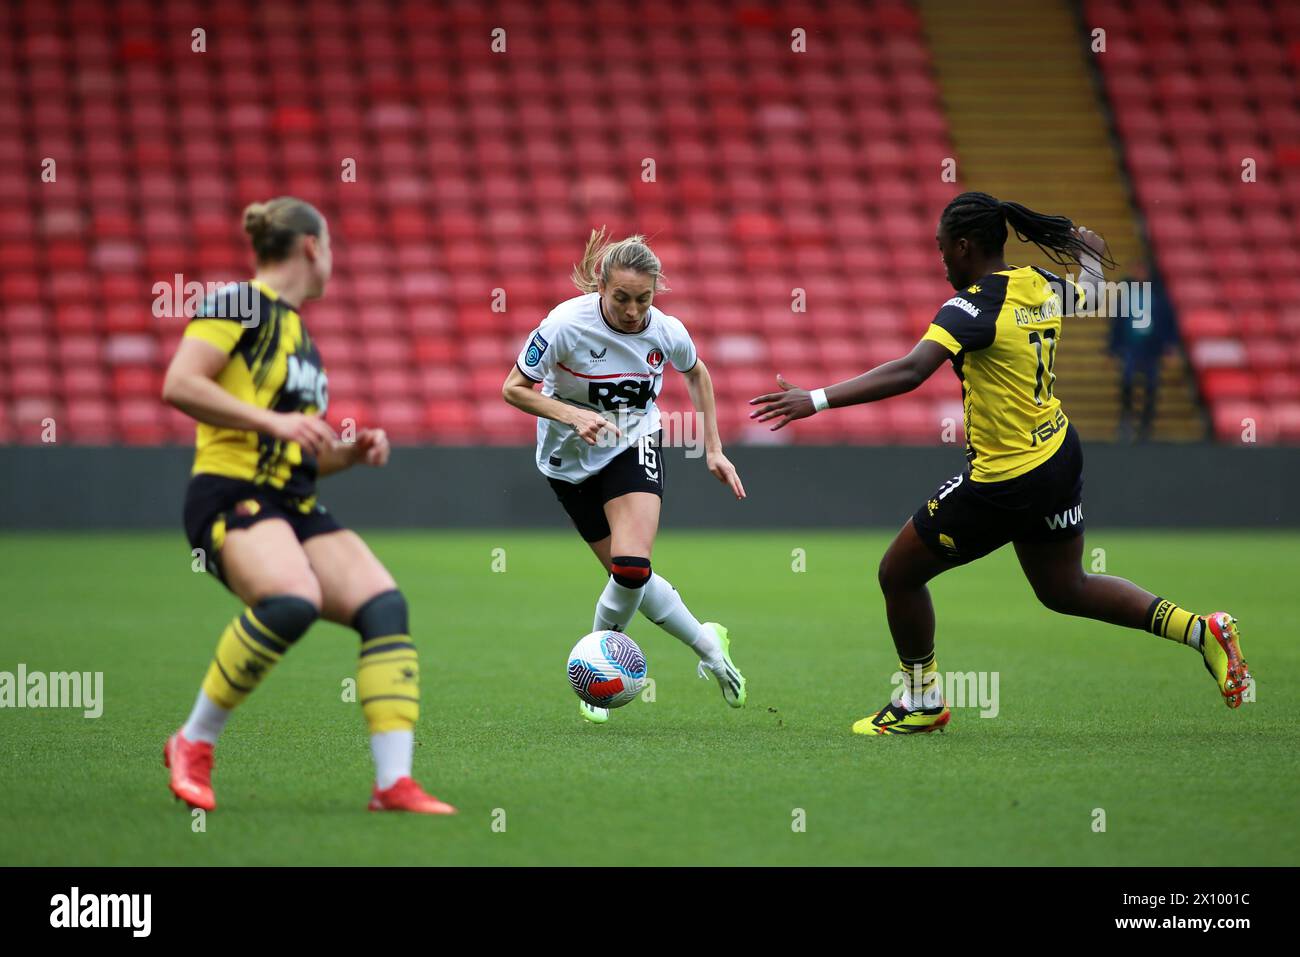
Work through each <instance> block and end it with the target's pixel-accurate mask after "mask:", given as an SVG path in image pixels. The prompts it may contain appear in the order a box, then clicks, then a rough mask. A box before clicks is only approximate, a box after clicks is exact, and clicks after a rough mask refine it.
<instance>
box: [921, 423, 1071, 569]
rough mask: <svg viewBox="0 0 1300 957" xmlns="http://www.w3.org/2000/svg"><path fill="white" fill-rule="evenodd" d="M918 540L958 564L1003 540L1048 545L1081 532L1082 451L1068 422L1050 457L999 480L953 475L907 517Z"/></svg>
mask: <svg viewBox="0 0 1300 957" xmlns="http://www.w3.org/2000/svg"><path fill="white" fill-rule="evenodd" d="M912 524H913V525H914V526H915V527H916V531H917V534H919V535H920V536H921V540H922V541H923V542H925V544H926V545H928V546H929V547H930V550H931V551H932V552H934V553H935V554H936V555H938V556H940V557H941V558H945V559H947V560H948V561H950V562H955V563H957V564H959V565H961V564H965V563H966V562H971V561H974V560H975V559H977V558H982V557H984V556H985V555H987V554H988V553H989V552H991V551H994V550H995V549H998V548H1001V547H1002V546H1003V545H1005V544H1006V543H1007V542H1054V541H1063V540H1065V539H1069V538H1073V537H1074V536H1076V535H1081V534H1083V447H1082V445H1081V444H1080V442H1079V433H1078V432H1076V431H1075V429H1074V425H1073V424H1071V425H1070V426H1069V427H1068V428H1067V429H1066V432H1065V439H1064V441H1062V442H1061V447H1060V448H1058V449H1057V450H1056V451H1055V452H1054V453H1052V457H1051V458H1049V459H1048V460H1047V461H1046V462H1044V463H1043V464H1042V465H1039V466H1037V467H1035V468H1033V469H1030V470H1029V471H1028V472H1026V473H1025V474H1024V475H1017V476H1016V477H1015V478H1012V479H1007V480H1006V481H1003V482H972V481H971V479H970V473H966V474H964V475H957V476H954V477H953V478H950V479H949V480H948V481H946V482H944V483H943V484H942V485H941V486H939V488H938V490H937V491H936V492H935V493H934V494H933V495H931V496H930V498H929V499H927V500H926V502H925V504H924V505H922V506H921V507H920V508H918V509H917V510H916V513H915V514H914V515H913V516H912Z"/></svg>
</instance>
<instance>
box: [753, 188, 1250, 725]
mask: <svg viewBox="0 0 1300 957" xmlns="http://www.w3.org/2000/svg"><path fill="white" fill-rule="evenodd" d="M1008 226H1010V227H1012V228H1013V229H1015V231H1016V234H1017V235H1018V236H1019V237H1020V238H1021V239H1022V240H1025V241H1027V242H1033V243H1034V244H1035V245H1037V246H1038V247H1039V248H1040V249H1042V250H1043V251H1044V252H1045V253H1046V254H1047V255H1048V256H1049V257H1050V258H1051V259H1052V261H1053V262H1055V263H1058V264H1059V265H1067V264H1069V263H1071V262H1078V263H1079V264H1080V266H1081V267H1082V268H1083V269H1084V270H1086V271H1088V272H1090V273H1091V274H1092V275H1093V276H1095V277H1097V278H1098V279H1100V278H1101V275H1102V258H1101V257H1102V256H1103V255H1104V252H1103V251H1104V248H1105V244H1104V242H1103V241H1102V240H1101V237H1099V236H1098V235H1097V234H1095V233H1093V232H1091V231H1089V230H1087V229H1086V228H1083V227H1079V228H1077V229H1076V228H1075V226H1074V224H1073V223H1072V222H1071V221H1070V220H1069V219H1067V218H1065V217H1063V216H1047V215H1043V214H1041V213H1036V212H1034V211H1033V210H1031V209H1027V208H1026V207H1024V206H1021V205H1020V204H1018V203H1011V202H1002V201H1000V200H998V199H995V198H994V197H992V196H989V195H988V194H986V193H962V194H961V195H960V196H958V197H956V198H955V199H954V200H953V201H952V202H951V203H949V204H948V206H947V207H946V208H945V209H944V211H943V215H942V216H941V217H940V219H939V229H938V234H937V237H936V238H937V241H938V244H939V251H940V253H941V254H942V256H943V264H944V268H945V270H946V272H947V279H948V281H949V282H950V283H951V284H952V286H953V288H954V289H955V290H957V293H956V295H954V296H953V297H952V298H951V299H949V300H948V301H947V302H945V303H944V304H943V306H942V307H941V308H940V309H939V312H938V314H937V315H936V316H935V318H934V321H933V322H932V323H931V325H930V328H929V330H928V331H927V332H926V334H925V335H924V336H923V337H922V339H921V341H920V342H919V343H917V345H916V347H915V348H914V349H913V350H912V351H911V352H910V353H909V354H908V355H906V356H904V357H903V358H901V359H895V360H894V361H892V362H886V363H885V364H884V365H881V366H878V367H877V368H875V369H872V370H871V371H870V372H867V373H864V374H863V375H860V376H858V377H857V378H854V379H850V380H848V381H846V382H841V383H838V384H836V385H832V386H830V387H828V388H825V389H815V390H813V391H811V392H808V391H805V390H803V389H798V388H795V387H794V386H792V385H790V384H789V383H788V382H786V381H785V380H784V379H782V378H780V377H779V376H778V383H779V384H780V386H781V388H782V391H781V392H776V393H771V394H768V395H762V396H759V397H757V398H755V399H753V400H751V404H752V405H757V406H758V407H759V408H758V409H757V410H756V411H755V412H754V413H752V415H751V418H757V419H758V420H759V421H761V422H765V421H769V420H776V424H775V425H774V426H773V428H774V429H780V428H783V427H784V426H785V425H787V424H788V423H789V422H791V421H793V420H795V419H801V418H804V417H806V416H809V415H813V414H814V413H815V412H818V411H820V410H822V409H826V408H832V407H837V406H845V405H856V404H858V403H860V402H874V401H876V400H878V399H885V398H888V397H889V396H893V395H899V394H901V393H903V392H908V391H911V390H912V389H915V388H916V387H917V386H919V385H920V384H921V383H922V382H924V381H925V380H926V379H927V378H929V376H930V375H931V374H933V373H934V371H935V370H936V369H938V368H939V366H940V365H942V364H943V362H944V361H945V360H947V361H950V362H951V363H952V367H953V370H954V371H955V372H956V373H957V378H958V379H959V380H961V384H962V399H963V404H964V413H965V427H966V458H967V462H968V463H969V465H968V469H967V471H966V472H965V473H964V474H962V475H958V476H955V477H954V478H952V479H950V480H948V481H947V482H945V483H943V485H941V486H940V487H939V488H938V490H936V491H935V493H934V494H933V495H932V496H930V498H929V499H927V500H926V502H925V503H924V504H923V505H922V506H921V507H920V508H919V509H917V511H916V513H915V514H914V515H913V516H912V517H911V518H910V519H909V520H908V522H907V524H906V525H904V526H903V529H902V531H900V532H899V533H898V536H897V537H896V538H895V539H894V541H893V543H892V544H891V545H890V546H889V549H888V551H886V553H885V557H884V558H883V559H882V560H881V563H880V574H879V578H880V587H881V589H882V590H883V592H884V595H885V610H886V614H887V616H888V619H889V630H890V633H891V634H892V635H893V638H894V645H895V647H896V648H897V650H898V656H899V666H900V670H901V671H902V672H903V674H904V679H905V683H904V693H903V695H902V698H901V699H900V700H897V701H891V702H890V703H889V704H888V705H886V706H885V707H884V708H882V709H881V710H880V711H878V712H876V713H875V714H874V715H871V716H869V717H866V718H863V719H862V720H861V721H858V722H857V723H856V724H854V725H853V730H854V731H855V732H857V733H859V734H870V735H883V734H911V733H917V732H925V731H933V730H935V729H938V728H942V727H943V726H944V725H945V724H947V723H948V720H949V717H950V712H949V710H948V707H947V705H946V703H945V702H944V701H943V695H942V688H941V682H940V681H939V672H938V668H937V665H936V664H935V654H934V606H933V605H932V604H931V602H930V593H929V590H928V589H927V588H926V582H928V581H929V580H930V579H931V578H934V577H935V576H936V575H939V574H941V573H942V572H945V571H947V570H948V569H950V568H955V567H956V566H958V565H963V564H965V563H967V562H971V561H974V560H975V559H977V558H981V557H983V556H984V555H987V554H988V553H989V552H992V551H993V550H995V549H997V548H1000V547H1001V546H1003V545H1005V544H1006V543H1007V542H1011V543H1013V544H1014V546H1015V549H1016V556H1017V558H1019V560H1020V567H1021V568H1022V569H1023V570H1024V573H1025V577H1026V578H1028V579H1029V583H1030V584H1031V585H1032V586H1033V589H1034V594H1035V595H1037V596H1038V599H1039V601H1041V602H1042V603H1043V604H1044V605H1045V606H1047V607H1048V608H1050V609H1052V610H1053V611H1057V612H1060V613H1062V614H1066V615H1079V616H1082V617H1085V618H1095V619H1097V620H1099V621H1105V622H1110V623H1111V624H1115V625H1124V626H1126V627H1129V628H1140V629H1145V630H1147V631H1150V632H1152V633H1154V634H1156V635H1158V636H1160V637H1163V638H1169V639H1171V640H1173V641H1176V642H1178V643H1180V644H1184V645H1190V646H1191V647H1192V648H1194V649H1195V650H1196V651H1198V652H1199V653H1200V654H1201V655H1202V658H1203V660H1204V662H1205V667H1206V670H1208V671H1209V672H1210V675H1211V676H1212V677H1213V678H1214V680H1215V683H1216V684H1217V685H1218V687H1219V691H1220V693H1221V694H1222V696H1223V698H1224V700H1225V701H1226V702H1227V704H1228V707H1230V708H1236V707H1239V706H1240V705H1241V703H1242V699H1243V696H1244V694H1245V691H1246V687H1247V685H1248V683H1249V681H1250V674H1249V672H1248V670H1247V667H1246V662H1245V659H1244V658H1243V656H1242V653H1241V645H1240V639H1239V635H1238V630H1237V625H1236V619H1235V618H1233V617H1232V616H1231V615H1229V614H1227V613H1226V612H1214V613H1212V614H1210V615H1204V616H1200V615H1195V614H1193V613H1191V612H1189V611H1187V610H1185V609H1183V608H1180V607H1179V606H1177V605H1175V604H1174V603H1173V602H1170V601H1166V600H1164V599H1162V598H1157V597H1156V596H1155V595H1152V594H1150V593H1149V592H1146V591H1144V590H1143V589H1141V588H1139V587H1138V586H1137V585H1134V584H1133V583H1132V582H1129V581H1125V580H1124V579H1122V578H1115V577H1112V576H1108V575H1091V574H1088V573H1087V572H1085V571H1084V570H1083V566H1082V555H1083V499H1082V494H1083V453H1082V449H1081V448H1080V444H1079V438H1078V435H1077V434H1076V433H1075V429H1074V426H1073V425H1071V424H1070V422H1069V419H1067V418H1066V415H1065V411H1064V410H1063V409H1062V408H1061V403H1060V401H1059V400H1058V399H1057V398H1056V397H1055V396H1054V395H1053V394H1052V385H1053V381H1054V378H1055V377H1054V375H1053V373H1052V367H1053V364H1054V360H1055V358H1056V349H1057V344H1058V342H1059V341H1060V338H1061V317H1062V312H1063V305H1062V297H1061V294H1060V291H1061V290H1062V288H1063V283H1062V281H1061V280H1060V279H1058V278H1057V277H1056V276H1055V275H1053V274H1052V273H1050V272H1048V271H1046V270H1044V269H1039V268H1037V267H1035V266H1019V267H1015V266H1008V265H1007V263H1006V260H1005V258H1004V254H1003V247H1004V246H1005V244H1006V240H1007V227H1008ZM1106 264H1107V265H1113V263H1110V262H1109V260H1107V261H1106ZM1068 288H1069V289H1070V290H1071V293H1070V294H1071V295H1073V296H1077V297H1078V298H1077V299H1076V300H1075V301H1076V302H1077V303H1078V304H1079V305H1080V306H1084V305H1086V303H1087V301H1088V299H1087V296H1086V293H1085V292H1084V290H1083V289H1082V288H1080V287H1079V286H1076V285H1075V284H1073V283H1070V284H1069V287H1068Z"/></svg>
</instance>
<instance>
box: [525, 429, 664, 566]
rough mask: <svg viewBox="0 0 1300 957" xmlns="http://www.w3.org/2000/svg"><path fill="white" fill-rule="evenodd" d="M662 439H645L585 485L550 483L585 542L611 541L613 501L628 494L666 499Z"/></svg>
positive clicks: (587, 480)
mask: <svg viewBox="0 0 1300 957" xmlns="http://www.w3.org/2000/svg"><path fill="white" fill-rule="evenodd" d="M660 435H661V433H659V432H654V433H652V434H650V435H644V436H642V437H641V438H640V439H638V440H637V441H636V442H635V443H634V444H632V445H629V446H628V447H627V448H626V449H624V450H623V451H622V452H620V453H619V454H618V455H616V456H614V458H612V459H611V460H610V462H609V464H608V465H606V466H605V467H604V468H603V469H601V470H600V471H599V472H597V473H596V474H595V475H592V476H590V477H588V478H587V479H586V480H584V481H582V482H577V483H574V482H565V481H563V480H561V479H553V478H548V479H547V481H548V482H550V483H551V488H552V489H554V491H555V497H556V498H558V499H559V500H560V504H561V505H563V506H564V510H565V511H566V512H568V513H569V518H571V519H573V524H574V525H575V526H577V529H578V534H579V535H581V536H582V539H583V541H586V542H598V541H600V540H601V539H602V538H609V534H610V532H609V522H608V521H607V520H606V518H605V503H606V502H608V501H609V500H610V499H613V498H618V497H619V496H620V495H626V494H628V493H629V492H649V493H651V494H652V495H658V496H659V497H660V498H663V495H664V457H663V452H662V450H661V449H660V447H659V441H660Z"/></svg>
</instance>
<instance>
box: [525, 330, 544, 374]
mask: <svg viewBox="0 0 1300 957" xmlns="http://www.w3.org/2000/svg"><path fill="white" fill-rule="evenodd" d="M548 345H550V343H549V342H547V341H546V340H545V339H543V338H542V334H541V333H540V332H535V333H533V341H532V342H530V343H528V351H527V352H525V353H524V365H526V366H535V365H537V363H539V362H541V361H542V353H543V352H545V351H546V347H547V346H548Z"/></svg>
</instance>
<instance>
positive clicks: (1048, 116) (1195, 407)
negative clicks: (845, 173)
mask: <svg viewBox="0 0 1300 957" xmlns="http://www.w3.org/2000/svg"><path fill="white" fill-rule="evenodd" d="M917 6H918V9H919V10H920V12H921V19H922V27H923V30H924V32H925V34H926V38H927V41H928V43H929V46H930V50H931V54H932V57H933V64H934V70H935V74H936V79H937V80H938V84H939V92H940V96H941V98H942V100H943V104H944V109H945V110H946V112H947V115H948V124H949V128H950V130H951V132H952V139H953V145H954V147H955V150H956V154H957V155H956V159H957V176H958V180H959V182H960V184H961V186H962V187H963V188H965V189H975V190H981V191H983V192H987V193H991V194H993V195H994V196H997V197H999V198H1001V199H1013V200H1015V201H1016V202H1019V203H1023V204H1024V205H1026V206H1029V207H1030V208H1032V209H1036V210H1039V211H1041V212H1046V213H1056V214H1060V215H1066V216H1069V217H1070V218H1071V219H1073V220H1074V221H1075V222H1076V223H1082V224H1083V225H1085V226H1087V227H1089V228H1090V229H1094V230H1096V231H1098V232H1100V233H1101V234H1102V235H1103V236H1105V237H1106V240H1107V242H1108V243H1109V244H1110V251H1111V255H1112V256H1113V257H1114V259H1115V260H1116V261H1117V262H1118V263H1119V264H1120V269H1119V270H1118V271H1115V272H1108V274H1107V277H1106V278H1107V279H1110V280H1118V279H1119V278H1121V276H1123V275H1124V274H1125V272H1126V271H1127V269H1128V268H1129V267H1130V265H1131V264H1134V263H1137V262H1139V261H1141V260H1142V259H1143V258H1144V257H1145V255H1146V251H1145V249H1144V246H1143V242H1142V233H1141V228H1140V226H1139V224H1138V221H1137V218H1136V215H1135V211H1134V208H1133V205H1132V202H1131V200H1130V197H1129V194H1128V192H1127V189H1126V176H1125V173H1124V170H1123V168H1122V166H1121V163H1120V155H1119V152H1118V150H1117V149H1116V146H1115V144H1114V142H1113V140H1112V137H1111V131H1110V127H1109V124H1108V122H1107V119H1106V113H1105V106H1104V103H1103V101H1102V95H1101V90H1100V86H1099V84H1098V83H1097V82H1095V80H1094V74H1093V70H1092V65H1091V63H1090V62H1089V59H1088V58H1089V57H1090V56H1091V53H1090V51H1089V49H1088V36H1087V35H1086V34H1085V33H1084V32H1083V29H1082V27H1081V24H1080V22H1079V21H1078V20H1077V18H1076V14H1075V10H1074V8H1073V6H1072V5H1071V4H1070V3H1068V2H1066V0H1001V2H999V3H997V4H972V3H969V2H967V0H918V3H917ZM993 107H999V108H993ZM1007 261H1008V262H1009V263H1012V264H1014V265H1023V264H1033V265H1038V266H1042V267H1044V268H1047V269H1051V270H1053V271H1054V272H1061V271H1062V270H1061V267H1059V266H1056V265H1054V264H1053V263H1052V262H1051V261H1050V260H1048V259H1047V257H1046V256H1044V255H1043V254H1042V253H1041V252H1040V251H1039V250H1038V249H1037V248H1036V247H1035V246H1033V245H1032V244H1028V245H1027V244H1022V243H1020V242H1019V241H1018V240H1017V239H1016V238H1015V235H1014V234H1012V235H1011V237H1010V238H1009V241H1008V243H1007ZM1109 322H1110V320H1108V319H1105V318H1084V317H1077V318H1073V319H1070V318H1067V319H1066V323H1065V327H1064V329H1063V334H1062V338H1063V339H1064V340H1065V342H1064V346H1065V348H1063V349H1062V350H1061V352H1060V357H1059V358H1058V360H1057V363H1056V369H1055V371H1056V394H1057V395H1058V396H1059V397H1060V399H1061V401H1062V403H1063V404H1064V405H1065V408H1066V412H1067V414H1068V415H1069V416H1070V418H1071V420H1072V421H1074V422H1075V424H1076V425H1077V427H1078V428H1079V431H1080V434H1081V435H1082V436H1083V438H1084V439H1099V440H1108V439H1113V438H1116V437H1117V436H1118V433H1119V415H1120V413H1119V408H1120V406H1119V382H1120V368H1119V363H1118V361H1117V360H1115V359H1114V358H1112V357H1111V356H1109V355H1108V354H1107V352H1106V344H1107V340H1108V329H1109ZM1193 382H1194V379H1193V377H1192V376H1191V375H1190V374H1189V373H1188V370H1187V363H1186V360H1185V358H1184V356H1183V355H1182V354H1181V353H1176V354H1172V355H1167V356H1166V357H1165V359H1164V361H1163V362H1162V364H1161V384H1160V395H1159V401H1158V404H1157V408H1156V416H1155V422H1156V424H1155V429H1154V434H1153V436H1152V437H1153V438H1155V439H1157V440H1162V441H1197V440H1201V439H1204V438H1205V437H1206V435H1207V431H1208V428H1207V422H1206V419H1205V417H1204V415H1203V414H1202V412H1201V410H1200V407H1199V404H1198V401H1197V398H1196V394H1195V391H1194V385H1193ZM1136 391H1137V395H1136V397H1135V401H1136V404H1137V408H1138V409H1140V408H1141V405H1140V402H1141V395H1142V392H1141V390H1140V389H1138V390H1136Z"/></svg>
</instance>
